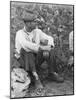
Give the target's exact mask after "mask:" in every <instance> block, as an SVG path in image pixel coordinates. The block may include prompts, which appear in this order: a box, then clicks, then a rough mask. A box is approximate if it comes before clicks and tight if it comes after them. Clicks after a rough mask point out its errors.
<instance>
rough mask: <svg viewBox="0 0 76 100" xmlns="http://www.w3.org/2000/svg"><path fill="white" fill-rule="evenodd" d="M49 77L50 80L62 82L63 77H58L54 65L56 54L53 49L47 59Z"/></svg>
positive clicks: (55, 65)
mask: <svg viewBox="0 0 76 100" xmlns="http://www.w3.org/2000/svg"><path fill="white" fill-rule="evenodd" d="M47 63H48V68H49V76H50V77H51V79H52V80H54V81H57V82H63V77H61V76H59V74H58V70H57V64H56V52H55V50H54V49H52V50H51V51H50V56H49V58H48V59H47Z"/></svg>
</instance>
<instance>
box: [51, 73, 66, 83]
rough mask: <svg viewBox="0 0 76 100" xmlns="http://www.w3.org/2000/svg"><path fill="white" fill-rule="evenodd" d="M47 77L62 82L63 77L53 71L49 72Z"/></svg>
mask: <svg viewBox="0 0 76 100" xmlns="http://www.w3.org/2000/svg"><path fill="white" fill-rule="evenodd" d="M49 77H50V79H51V80H52V81H56V82H64V78H63V77H61V76H60V75H59V74H58V73H56V72H53V73H50V74H49Z"/></svg>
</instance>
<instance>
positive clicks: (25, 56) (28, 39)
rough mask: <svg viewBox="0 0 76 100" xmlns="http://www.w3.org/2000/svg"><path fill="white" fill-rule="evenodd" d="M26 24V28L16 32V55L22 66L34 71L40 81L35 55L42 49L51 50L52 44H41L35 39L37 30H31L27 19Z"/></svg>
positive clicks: (28, 70)
mask: <svg viewBox="0 0 76 100" xmlns="http://www.w3.org/2000/svg"><path fill="white" fill-rule="evenodd" d="M24 24H25V26H24V28H23V29H21V30H19V31H18V32H17V33H16V37H15V51H16V52H15V57H16V59H17V61H18V62H19V63H20V65H21V67H23V68H24V69H25V70H26V71H27V72H32V74H33V76H35V79H36V80H37V81H38V82H39V83H40V80H39V77H38V75H37V73H36V68H35V55H37V53H38V52H39V51H40V50H48V51H50V50H51V48H50V46H41V45H39V43H38V42H36V41H35V40H37V39H35V38H37V36H36V35H37V34H35V33H36V32H35V31H32V32H29V30H30V27H29V25H28V22H27V21H26V23H24Z"/></svg>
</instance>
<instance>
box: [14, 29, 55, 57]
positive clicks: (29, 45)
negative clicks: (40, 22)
mask: <svg viewBox="0 0 76 100" xmlns="http://www.w3.org/2000/svg"><path fill="white" fill-rule="evenodd" d="M43 39H47V40H48V45H53V46H54V40H53V37H51V36H48V35H46V34H45V33H44V32H42V31H41V30H40V29H34V30H33V31H32V32H30V33H29V32H26V31H24V29H21V30H19V31H18V32H17V33H16V38H15V48H16V52H17V53H18V54H20V50H21V48H23V49H24V50H25V51H26V52H32V51H35V52H37V51H38V49H39V45H40V41H41V40H43ZM33 41H34V42H33ZM15 56H17V57H18V55H15ZM19 56H20V55H19Z"/></svg>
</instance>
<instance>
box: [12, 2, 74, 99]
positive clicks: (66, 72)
mask: <svg viewBox="0 0 76 100" xmlns="http://www.w3.org/2000/svg"><path fill="white" fill-rule="evenodd" d="M66 95H68V96H69V95H74V5H70V4H55V3H40V2H25V1H24V2H21V1H10V98H13V99H16V98H36V97H53V96H66Z"/></svg>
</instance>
